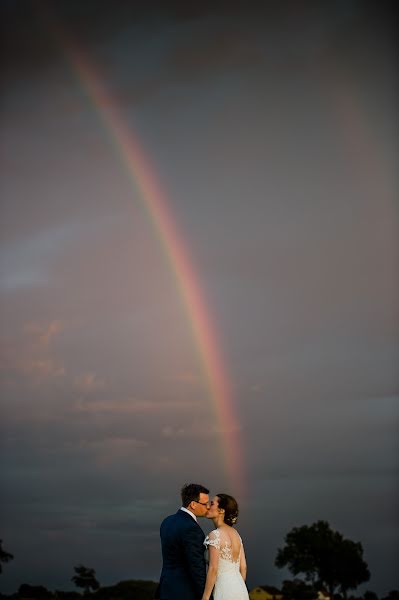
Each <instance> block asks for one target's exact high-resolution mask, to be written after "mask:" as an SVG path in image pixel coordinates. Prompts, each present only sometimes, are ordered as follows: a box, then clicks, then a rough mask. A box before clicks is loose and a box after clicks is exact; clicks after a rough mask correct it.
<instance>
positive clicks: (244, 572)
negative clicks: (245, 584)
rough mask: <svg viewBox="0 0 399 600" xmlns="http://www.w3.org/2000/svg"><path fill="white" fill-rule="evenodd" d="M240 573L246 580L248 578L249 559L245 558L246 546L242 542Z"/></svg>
mask: <svg viewBox="0 0 399 600" xmlns="http://www.w3.org/2000/svg"><path fill="white" fill-rule="evenodd" d="M240 573H241V577H242V578H243V580H244V581H245V580H246V578H247V561H246V559H245V552H244V546H243V545H242V544H241V556H240Z"/></svg>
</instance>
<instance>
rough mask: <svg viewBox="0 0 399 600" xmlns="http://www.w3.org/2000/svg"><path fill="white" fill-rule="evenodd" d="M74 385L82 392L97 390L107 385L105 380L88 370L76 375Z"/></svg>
mask: <svg viewBox="0 0 399 600" xmlns="http://www.w3.org/2000/svg"><path fill="white" fill-rule="evenodd" d="M74 386H75V387H76V388H77V389H78V390H80V391H81V392H95V391H98V390H101V389H103V388H104V387H105V380H104V379H101V378H100V377H98V376H97V375H96V374H95V373H92V372H90V371H88V372H87V373H84V374H83V375H79V376H78V377H75V380H74Z"/></svg>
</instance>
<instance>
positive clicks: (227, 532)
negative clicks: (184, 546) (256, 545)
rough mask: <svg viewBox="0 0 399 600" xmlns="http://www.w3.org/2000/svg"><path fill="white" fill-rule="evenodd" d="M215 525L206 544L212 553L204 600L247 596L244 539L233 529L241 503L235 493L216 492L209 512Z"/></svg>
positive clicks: (231, 599)
mask: <svg viewBox="0 0 399 600" xmlns="http://www.w3.org/2000/svg"><path fill="white" fill-rule="evenodd" d="M205 516H206V517H207V518H208V519H212V521H213V524H214V525H215V527H216V529H214V530H213V531H211V532H210V534H209V535H207V536H206V538H205V541H204V545H205V546H206V548H207V549H208V553H209V566H208V574H207V578H206V584H205V590H204V593H203V595H202V599H201V600H209V599H210V597H211V594H212V590H213V598H214V600H248V598H249V596H248V591H247V588H246V585H245V578H246V575H247V563H246V561H245V553H244V547H243V545H242V540H241V538H240V536H239V535H238V533H237V531H236V530H235V529H234V527H233V525H234V524H235V523H236V522H237V517H238V505H237V502H236V501H235V499H234V498H233V497H232V496H228V495H227V494H217V496H215V497H214V499H213V500H212V502H211V506H210V508H209V509H208V510H207V512H206V515H205Z"/></svg>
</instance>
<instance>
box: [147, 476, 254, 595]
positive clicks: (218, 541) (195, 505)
mask: <svg viewBox="0 0 399 600" xmlns="http://www.w3.org/2000/svg"><path fill="white" fill-rule="evenodd" d="M181 498H182V507H181V508H180V509H179V510H178V511H177V513H176V514H174V515H171V516H170V517H167V518H166V519H165V520H164V521H163V522H162V525H161V546H162V559H163V565H162V572H161V580H160V583H159V587H158V590H157V594H156V596H155V597H156V598H160V600H209V599H210V598H211V596H212V591H213V598H214V600H248V598H249V596H248V591H247V588H246V585H245V577H246V572H247V565H246V562H245V554H244V548H243V545H242V540H241V538H240V536H239V535H238V533H237V531H236V530H235V529H234V527H233V525H234V524H235V523H236V521H237V516H238V505H237V502H236V501H235V500H234V498H233V497H232V496H228V495H227V494H217V495H216V496H215V497H214V498H213V500H212V501H209V490H207V489H206V488H205V487H204V486H202V485H198V484H196V483H189V484H187V485H185V486H184V487H183V489H182V491H181ZM197 517H206V518H207V519H212V521H213V524H214V526H215V529H214V530H213V531H211V533H210V534H209V535H207V536H206V537H205V535H204V532H203V531H202V529H201V527H200V526H199V525H198V523H197ZM204 547H205V548H206V550H207V554H208V572H206V564H205V555H204V551H205V548H204Z"/></svg>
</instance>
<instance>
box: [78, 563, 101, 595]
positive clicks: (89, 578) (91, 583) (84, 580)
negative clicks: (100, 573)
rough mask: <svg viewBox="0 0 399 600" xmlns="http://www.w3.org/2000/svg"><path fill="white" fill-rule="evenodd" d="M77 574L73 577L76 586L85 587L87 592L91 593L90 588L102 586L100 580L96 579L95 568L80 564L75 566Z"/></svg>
mask: <svg viewBox="0 0 399 600" xmlns="http://www.w3.org/2000/svg"><path fill="white" fill-rule="evenodd" d="M73 569H74V571H75V573H76V575H74V576H73V577H72V578H71V581H73V582H74V584H75V585H76V587H80V588H83V589H84V593H85V594H89V593H90V590H91V589H92V590H98V588H99V587H100V584H99V582H98V581H97V579H96V572H95V570H94V569H90V568H88V567H85V566H84V565H78V566H77V567H74V568H73Z"/></svg>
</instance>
